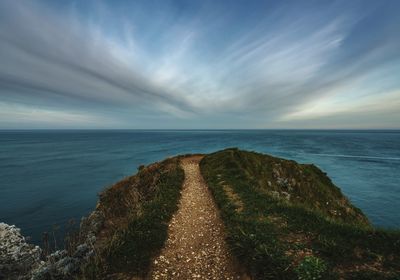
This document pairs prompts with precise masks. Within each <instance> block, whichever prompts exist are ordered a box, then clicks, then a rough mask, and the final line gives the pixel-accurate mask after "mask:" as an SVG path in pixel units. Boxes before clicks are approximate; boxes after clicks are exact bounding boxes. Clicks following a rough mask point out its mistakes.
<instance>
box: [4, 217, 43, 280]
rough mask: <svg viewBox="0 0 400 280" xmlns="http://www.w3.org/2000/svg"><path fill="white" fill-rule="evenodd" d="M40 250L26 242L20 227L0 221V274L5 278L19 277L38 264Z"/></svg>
mask: <svg viewBox="0 0 400 280" xmlns="http://www.w3.org/2000/svg"><path fill="white" fill-rule="evenodd" d="M41 253H42V250H41V249H40V248H39V247H38V246H34V245H32V244H28V243H27V242H26V240H25V237H23V236H22V235H21V233H20V229H19V228H17V227H15V226H10V225H8V224H5V223H0V275H2V276H3V278H5V279H21V278H23V277H25V276H26V275H28V274H29V273H30V271H31V270H32V269H33V268H34V267H37V266H38V265H39V264H40V255H41Z"/></svg>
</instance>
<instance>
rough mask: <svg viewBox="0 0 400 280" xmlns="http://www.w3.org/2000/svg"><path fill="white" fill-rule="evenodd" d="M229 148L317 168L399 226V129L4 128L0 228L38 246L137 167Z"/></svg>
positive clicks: (381, 220)
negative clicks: (4, 225) (10, 226)
mask: <svg viewBox="0 0 400 280" xmlns="http://www.w3.org/2000/svg"><path fill="white" fill-rule="evenodd" d="M228 147H238V148H240V149H245V150H250V151H257V152H261V153H267V154H271V155H273V156H277V157H283V158H287V159H293V160H296V161H298V162H300V163H314V164H315V165H317V166H318V167H319V168H321V169H322V170H323V171H324V172H326V173H327V174H328V176H329V177H330V178H331V179H332V180H333V182H334V183H335V184H336V185H337V186H338V187H340V188H341V189H342V192H343V193H344V194H345V195H346V196H347V197H348V198H349V199H350V200H351V201H352V203H353V204H354V205H356V206H357V207H359V208H361V210H362V211H363V212H364V213H365V214H366V215H367V216H368V218H369V219H370V221H371V222H372V223H373V224H374V225H375V226H377V227H382V228H395V229H398V228H399V227H400V131H397V130H379V131H372V130H32V131H27V130H24V131H7V130H3V131H0V222H5V223H8V224H14V225H16V226H17V227H19V228H21V232H22V234H24V235H26V236H29V237H30V240H31V242H33V243H36V244H40V243H41V238H42V234H43V232H52V231H53V232H54V231H57V230H59V229H60V228H61V230H59V231H63V229H64V230H65V226H66V225H68V224H71V221H75V223H79V221H80V219H81V217H82V216H85V215H87V214H88V213H90V211H92V210H93V209H94V208H95V205H96V201H97V199H98V193H99V192H101V191H102V190H104V189H105V188H106V187H108V186H110V185H112V184H113V183H115V182H117V181H119V180H121V179H122V178H124V177H126V176H130V175H133V174H135V173H136V172H137V168H138V166H140V165H142V164H149V163H152V162H155V161H160V160H163V159H164V158H166V157H170V156H174V155H178V154H186V153H210V152H214V151H218V150H221V149H224V148H228ZM57 234H63V232H61V233H57Z"/></svg>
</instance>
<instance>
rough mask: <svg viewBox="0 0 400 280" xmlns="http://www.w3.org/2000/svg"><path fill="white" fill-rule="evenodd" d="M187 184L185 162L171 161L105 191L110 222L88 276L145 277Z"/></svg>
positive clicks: (102, 209) (86, 271)
mask: <svg viewBox="0 0 400 280" xmlns="http://www.w3.org/2000/svg"><path fill="white" fill-rule="evenodd" d="M183 180H184V172H183V170H182V169H181V167H180V165H179V158H171V159H167V160H165V161H163V162H160V163H154V164H151V165H149V166H147V167H144V168H141V169H140V171H139V172H138V174H137V175H135V176H131V177H129V178H126V179H124V180H122V181H120V182H118V183H116V184H115V185H113V186H112V187H110V188H108V189H106V190H105V191H104V192H102V193H101V195H100V200H99V203H98V205H97V211H100V212H101V213H102V215H103V216H104V218H105V222H104V226H103V229H102V230H101V232H100V234H99V235H98V239H97V241H96V246H97V252H98V253H97V254H96V256H95V257H94V258H93V259H92V260H91V262H90V263H89V265H87V266H86V267H85V269H84V276H83V278H87V279H101V278H105V276H106V275H108V276H110V275H114V276H112V277H117V276H118V275H119V277H123V275H130V276H132V275H136V276H144V275H145V274H146V273H147V272H148V269H149V266H150V261H151V259H152V257H153V256H155V255H156V254H157V253H158V252H159V250H160V249H161V248H162V246H163V244H164V241H165V240H166V238H167V229H168V223H169V220H170V219H171V217H172V215H173V213H174V212H175V211H176V210H177V207H178V206H177V205H178V201H179V198H180V190H181V187H182V183H183Z"/></svg>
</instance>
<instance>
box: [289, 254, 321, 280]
mask: <svg viewBox="0 0 400 280" xmlns="http://www.w3.org/2000/svg"><path fill="white" fill-rule="evenodd" d="M295 271H296V273H297V276H298V277H299V279H300V280H317V279H321V278H322V276H323V275H324V274H325V272H326V271H327V266H326V264H325V262H324V261H323V260H321V259H319V258H317V257H313V256H307V257H305V258H304V259H303V261H302V262H301V263H300V264H299V265H298V266H297V267H296V269H295Z"/></svg>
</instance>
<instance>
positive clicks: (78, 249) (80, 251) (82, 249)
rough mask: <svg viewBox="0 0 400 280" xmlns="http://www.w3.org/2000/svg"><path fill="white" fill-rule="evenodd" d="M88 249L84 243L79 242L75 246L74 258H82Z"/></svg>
mask: <svg viewBox="0 0 400 280" xmlns="http://www.w3.org/2000/svg"><path fill="white" fill-rule="evenodd" d="M88 251H89V246H88V245H87V244H86V243H83V244H80V245H78V246H77V247H76V250H75V253H74V255H73V257H74V258H83V257H85V255H86V254H87V253H88Z"/></svg>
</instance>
